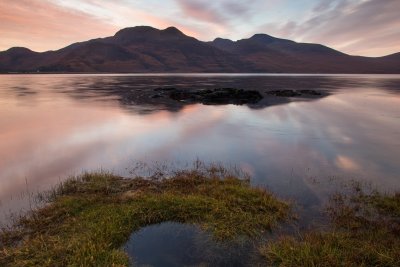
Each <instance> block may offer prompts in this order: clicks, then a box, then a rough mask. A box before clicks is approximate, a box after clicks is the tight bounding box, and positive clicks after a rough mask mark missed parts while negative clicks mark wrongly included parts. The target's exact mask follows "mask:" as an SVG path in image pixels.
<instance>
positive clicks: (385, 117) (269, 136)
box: [0, 75, 400, 221]
mask: <svg viewBox="0 0 400 267" xmlns="http://www.w3.org/2000/svg"><path fill="white" fill-rule="evenodd" d="M160 86H163V87H165V86H176V87H181V88H185V87H186V88H188V87H199V88H205V87H210V88H215V87H221V86H233V87H240V88H245V89H252V88H257V89H262V90H275V89H315V90H323V91H327V92H329V93H330V95H329V96H327V97H324V98H320V99H315V100H309V101H292V102H288V103H284V102H282V103H280V104H279V105H277V104H276V103H275V104H271V105H266V106H264V107H257V108H254V107H253V108H250V107H247V106H234V105H226V106H204V105H186V106H178V107H177V106H169V105H165V104H162V105H161V104H160V105H158V104H157V103H155V102H154V101H153V100H149V101H144V102H143V103H138V102H137V101H136V102H132V101H125V100H124V99H122V98H121V94H122V93H123V92H124V90H131V91H132V92H134V93H135V92H137V93H138V94H140V93H141V92H143V90H147V89H153V88H156V87H160ZM121 92H122V93H121ZM399 137H400V76H398V75H397V76H396V75H345V76H340V75H338V76H335V75H333V76H332V75H331V76H313V75H311V76H301V75H291V76H285V75H277V76H274V75H270V76H261V75H250V76H249V75H221V76H219V75H183V76H168V75H158V76H132V75H1V76H0V221H1V220H4V214H5V213H7V212H8V211H10V210H11V211H18V210H20V209H21V208H26V207H27V206H28V205H29V200H28V198H27V197H26V194H27V192H30V193H33V192H37V191H41V190H44V189H47V188H49V187H50V186H52V185H55V184H57V183H58V182H59V181H60V180H62V179H64V178H65V177H66V176H68V175H70V174H78V173H80V172H81V171H84V170H99V169H100V168H102V169H107V170H112V171H114V172H116V173H118V174H121V175H128V173H129V170H130V169H131V168H132V166H133V165H134V163H135V162H138V161H142V162H150V163H151V162H155V161H159V162H164V161H166V162H173V163H176V164H178V165H179V164H185V163H190V162H191V161H193V160H195V159H197V158H199V159H201V160H204V161H219V162H223V163H226V164H231V165H234V164H235V165H238V166H240V167H242V168H243V169H244V170H246V171H247V172H249V173H250V174H251V175H252V177H253V180H252V182H253V183H254V184H257V185H263V186H267V187H268V188H270V189H271V190H273V191H275V192H277V193H278V194H279V195H281V196H283V197H287V198H293V199H296V200H297V201H298V202H299V203H300V204H302V205H303V207H304V210H306V211H307V210H312V209H313V208H315V207H319V206H320V205H321V203H322V202H323V201H324V199H325V197H326V195H327V194H328V193H329V192H330V191H331V190H332V189H333V187H334V186H332V180H340V181H346V180H349V179H360V180H363V181H368V182H372V183H374V184H376V185H377V186H379V187H380V188H382V189H384V190H385V189H399V188H400V138H399ZM333 178H334V179H333ZM24 196H25V197H24Z"/></svg>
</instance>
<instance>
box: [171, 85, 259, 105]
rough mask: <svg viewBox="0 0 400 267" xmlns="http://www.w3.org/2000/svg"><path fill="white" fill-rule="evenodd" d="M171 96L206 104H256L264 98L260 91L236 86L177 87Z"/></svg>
mask: <svg viewBox="0 0 400 267" xmlns="http://www.w3.org/2000/svg"><path fill="white" fill-rule="evenodd" d="M169 97H170V98H171V99H174V100H177V101H185V102H191V103H202V104H206V105H218V104H220V105H222V104H236V105H243V104H255V103H257V102H258V101H260V100H261V99H262V98H263V96H262V95H261V94H260V93H259V92H258V91H254V90H243V89H235V88H217V89H206V90H197V91H190V90H178V89H177V90H174V91H171V92H170V93H169Z"/></svg>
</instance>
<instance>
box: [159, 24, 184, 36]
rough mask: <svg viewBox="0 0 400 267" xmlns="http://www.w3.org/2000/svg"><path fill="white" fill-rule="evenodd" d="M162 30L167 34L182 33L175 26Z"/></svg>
mask: <svg viewBox="0 0 400 267" xmlns="http://www.w3.org/2000/svg"><path fill="white" fill-rule="evenodd" d="M162 32H164V33H168V34H171V35H184V34H183V32H181V31H180V30H179V29H178V28H175V27H173V26H171V27H168V28H166V29H164V30H162Z"/></svg>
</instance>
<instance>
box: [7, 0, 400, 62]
mask: <svg viewBox="0 0 400 267" xmlns="http://www.w3.org/2000/svg"><path fill="white" fill-rule="evenodd" d="M0 10H1V12H0V34H1V36H2V38H1V39H0V50H5V49H8V48H9V47H12V46H26V47H29V48H32V49H33V50H37V51H44V50H49V49H58V48H61V47H63V46H66V45H68V44H70V43H73V42H77V41H84V40H87V39H91V38H97V37H103V36H109V35H113V34H114V33H115V32H116V31H118V30H119V29H121V28H124V27H132V26H136V25H150V26H153V27H156V28H166V27H168V26H176V27H178V28H179V29H181V30H182V31H183V32H184V33H186V34H188V35H191V36H194V37H196V38H198V39H200V40H212V39H214V38H215V37H224V38H231V39H234V40H237V39H241V38H245V37H249V36H251V35H252V34H255V33H267V34H271V35H275V36H277V37H281V38H288V39H294V40H296V41H301V42H316V43H322V44H325V45H328V46H331V47H333V48H335V49H338V50H341V51H343V52H346V53H350V54H359V55H366V56H382V55H386V54H390V53H395V52H399V51H400V18H399V16H398V10H400V1H398V0H379V1H378V0H351V1H350V0H299V1H295V2H294V1H289V0H267V1H265V0H243V1H240V2H239V1H233V0H219V1H208V0H165V1H158V0H148V1H146V2H145V1H134V0H116V1H106V0H68V1H67V0H53V1H50V0H31V1H28V0H3V1H0Z"/></svg>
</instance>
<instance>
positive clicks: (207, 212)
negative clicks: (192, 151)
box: [0, 166, 289, 266]
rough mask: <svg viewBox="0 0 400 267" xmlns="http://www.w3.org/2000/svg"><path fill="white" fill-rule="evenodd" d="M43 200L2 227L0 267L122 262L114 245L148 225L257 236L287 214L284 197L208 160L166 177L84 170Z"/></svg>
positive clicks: (226, 235)
mask: <svg viewBox="0 0 400 267" xmlns="http://www.w3.org/2000/svg"><path fill="white" fill-rule="evenodd" d="M46 198H47V199H49V200H50V202H49V203H48V204H47V205H46V206H44V207H43V208H41V209H39V210H37V211H34V212H32V213H31V214H28V215H26V216H25V217H23V218H22V219H21V220H20V221H19V222H18V223H17V224H16V225H14V226H13V227H12V228H11V229H8V230H4V231H3V232H2V233H1V236H0V237H1V239H0V240H1V241H0V265H1V266H9V265H11V266H125V265H128V257H127V255H126V254H125V253H124V252H123V251H122V250H121V246H122V245H123V244H124V243H125V242H126V241H127V239H128V237H129V235H130V234H131V233H132V232H133V231H137V230H139V229H140V228H141V227H144V226H147V225H150V224H156V223H161V222H165V221H175V222H182V223H193V224H198V225H200V226H201V227H202V228H204V229H206V230H209V231H210V232H211V233H212V234H213V236H214V237H215V238H216V239H220V240H223V239H234V238H236V237H239V236H243V235H244V236H257V235H260V234H261V233H262V232H263V231H266V230H271V228H272V227H273V226H274V225H276V224H277V222H279V221H280V220H284V219H285V218H287V216H288V214H289V206H288V204H287V203H285V202H282V201H279V200H278V199H276V198H275V197H274V196H273V195H271V194H270V193H268V192H267V191H265V190H262V189H257V188H252V187H250V185H249V181H248V180H246V179H241V178H240V177H237V176H235V175H233V174H232V173H230V172H228V171H226V170H225V169H223V168H221V167H215V166H214V167H212V166H211V167H207V168H205V169H203V170H200V169H194V170H189V171H181V172H177V173H175V174H174V175H173V176H172V177H170V178H169V179H143V178H135V179H123V178H120V177H116V176H114V175H112V174H105V173H88V174H84V175H82V176H79V177H75V178H71V179H69V180H67V181H66V182H65V183H63V184H61V185H60V186H59V187H58V188H56V189H55V190H54V191H52V192H49V193H48V194H47V195H46Z"/></svg>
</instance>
